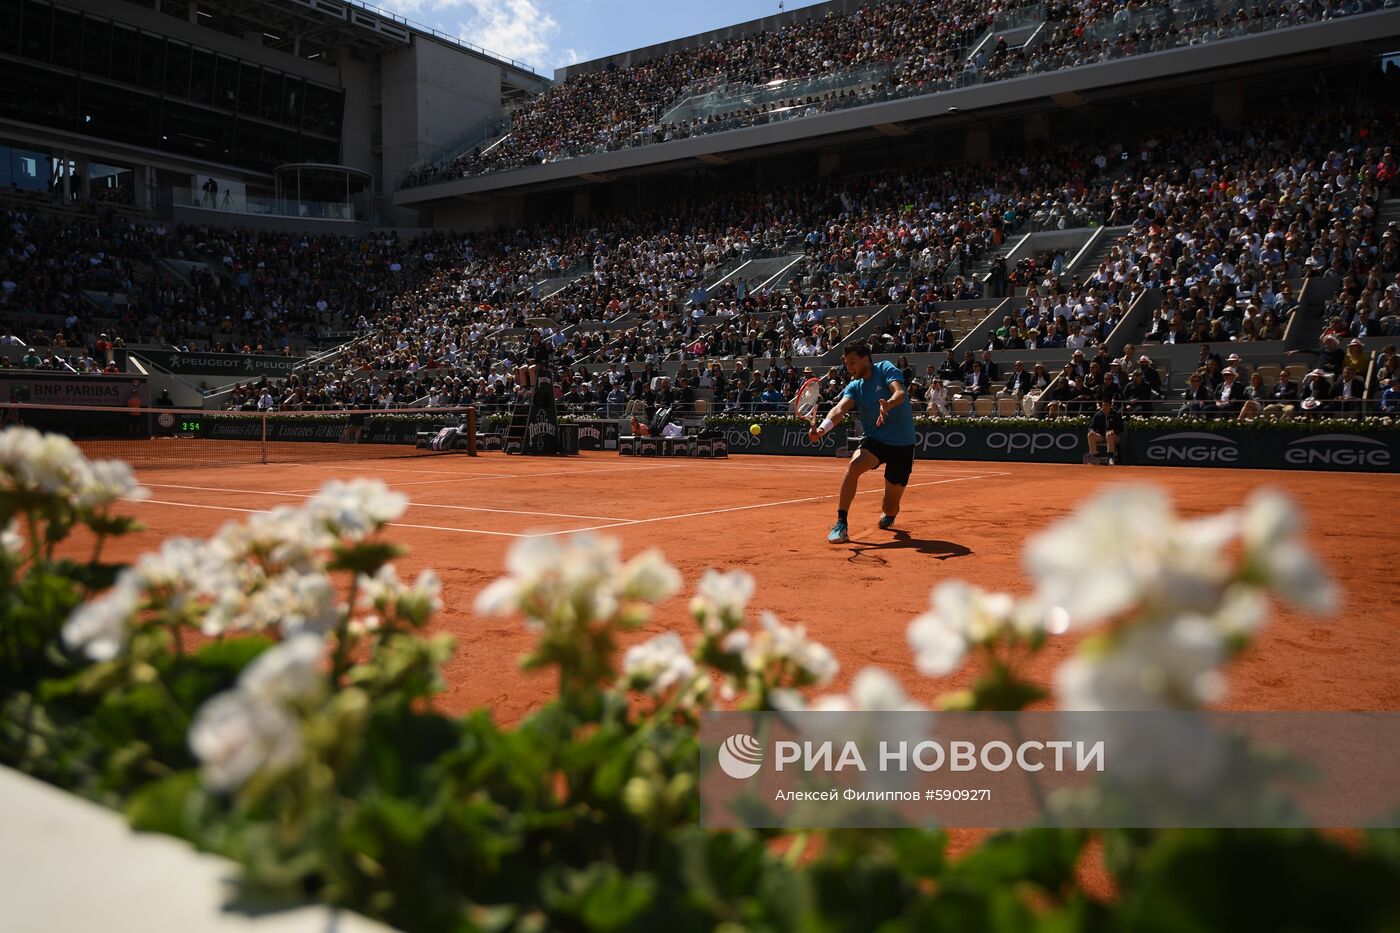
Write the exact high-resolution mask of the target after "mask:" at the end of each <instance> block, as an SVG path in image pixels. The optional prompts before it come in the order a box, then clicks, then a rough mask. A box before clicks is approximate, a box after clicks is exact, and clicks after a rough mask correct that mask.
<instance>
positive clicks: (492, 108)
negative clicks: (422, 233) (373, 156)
mask: <svg viewBox="0 0 1400 933" xmlns="http://www.w3.org/2000/svg"><path fill="white" fill-rule="evenodd" d="M501 80H502V67H501V66H500V65H498V64H496V63H494V62H491V61H488V60H486V59H483V58H478V57H476V56H472V55H464V54H462V53H461V52H460V51H458V50H456V49H453V48H451V47H449V46H447V45H444V44H443V43H441V42H436V41H433V40H432V39H425V38H423V37H422V36H415V37H414V41H413V45H411V46H409V47H408V48H404V49H398V50H395V51H393V52H389V53H387V54H385V55H383V56H381V57H380V83H379V89H378V90H379V92H380V93H379V98H378V99H379V101H380V102H381V104H382V106H381V111H382V116H381V127H380V128H381V132H382V136H383V141H384V146H383V158H382V166H383V167H382V172H383V183H382V184H383V190H385V191H390V190H392V189H393V187H394V186H395V185H396V184H397V183H398V180H399V179H400V178H401V177H403V173H404V172H405V171H406V170H407V169H408V167H409V166H411V165H412V164H413V163H415V162H417V161H418V160H419V159H422V158H424V157H425V156H428V155H431V154H434V153H436V152H438V151H440V150H441V149H442V148H443V147H444V146H447V145H449V144H450V143H452V142H454V141H455V140H457V139H458V138H460V137H461V135H462V133H463V132H464V131H466V130H467V129H469V128H470V127H472V126H475V125H478V124H480V123H482V122H484V121H488V120H492V119H497V118H499V117H500V116H501V115H502V109H501ZM366 109H367V110H368V108H366ZM385 204H386V209H384V210H383V211H382V212H381V217H380V220H381V221H382V222H383V223H386V224H388V223H395V224H412V223H416V222H417V221H418V219H419V217H418V215H417V214H416V213H412V212H408V211H402V210H395V209H394V208H393V207H392V205H390V203H389V201H388V199H386V201H385Z"/></svg>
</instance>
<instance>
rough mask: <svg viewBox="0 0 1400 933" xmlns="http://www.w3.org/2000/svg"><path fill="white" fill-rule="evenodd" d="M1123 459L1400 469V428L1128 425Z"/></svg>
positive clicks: (1373, 470) (1207, 464) (1210, 464)
mask: <svg viewBox="0 0 1400 933" xmlns="http://www.w3.org/2000/svg"><path fill="white" fill-rule="evenodd" d="M1123 462H1124V463H1127V464H1131V465H1135V466H1204V467H1246V468H1250V469H1263V470H1343V471H1358V472H1367V473H1394V472H1396V471H1397V470H1398V469H1400V431H1331V432H1324V431H1290V430H1288V429H1285V428H1278V429H1272V428H1269V429H1264V428H1252V429H1240V430H1232V429H1230V428H1216V427H1215V426H1214V425H1210V424H1203V425H1202V426H1201V428H1200V429H1194V428H1187V429H1184V430H1163V429H1161V428H1141V429H1134V428H1133V427H1132V426H1131V425H1129V427H1128V434H1127V443H1126V445H1125V447H1124V457H1123Z"/></svg>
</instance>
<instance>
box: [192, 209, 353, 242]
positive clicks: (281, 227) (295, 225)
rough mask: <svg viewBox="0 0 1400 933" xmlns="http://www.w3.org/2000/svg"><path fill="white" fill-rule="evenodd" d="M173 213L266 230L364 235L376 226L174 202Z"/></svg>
mask: <svg viewBox="0 0 1400 933" xmlns="http://www.w3.org/2000/svg"><path fill="white" fill-rule="evenodd" d="M170 211H171V214H172V217H173V219H174V220H176V221H178V222H179V223H187V224H213V225H215V226H220V227H243V228H246V229H248V230H268V231H274V232H278V233H315V234H334V235H338V236H363V235H364V234H366V233H368V232H369V231H371V230H374V229H377V228H375V227H373V226H371V225H370V224H367V223H363V224H362V223H356V222H355V221H353V220H317V219H315V218H311V217H278V216H276V215H273V214H243V213H238V212H235V211H216V210H211V209H209V208H204V207H189V206H186V205H184V204H173V205H171V208H170Z"/></svg>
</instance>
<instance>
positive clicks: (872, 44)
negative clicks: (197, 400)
mask: <svg viewBox="0 0 1400 933" xmlns="http://www.w3.org/2000/svg"><path fill="white" fill-rule="evenodd" d="M1380 2H1381V0H1265V2H1255V3H1233V2H1231V3H1225V2H1216V0H1194V2H1193V0H1186V2H1177V3H1171V2H1167V0H1151V2H1145V0H1078V2H1066V3H1055V2H1051V3H1047V4H1045V5H1044V7H1043V8H1042V7H1041V5H1040V4H1038V3H1034V2H1032V0H996V2H992V3H981V2H974V0H898V2H871V3H867V4H865V5H864V6H861V7H859V8H858V9H856V10H854V11H851V12H848V13H847V12H837V11H833V12H828V13H827V14H825V15H823V16H819V17H812V18H808V19H803V20H798V21H795V22H791V23H789V24H787V25H785V26H783V27H781V28H778V29H773V30H768V31H763V32H759V33H756V34H753V35H745V36H737V37H733V38H729V39H724V40H715V41H712V42H709V43H706V44H703V45H700V46H697V47H695V48H687V49H680V50H676V51H672V52H668V53H665V54H663V55H660V56H658V57H656V58H652V59H648V60H645V61H641V62H636V63H633V64H629V65H625V66H618V65H616V64H609V65H607V66H605V67H602V68H599V69H596V70H592V71H586V72H582V73H579V74H575V75H572V76H571V77H569V78H568V79H566V80H565V81H563V82H561V83H559V84H557V85H555V86H554V87H552V88H550V89H549V90H547V91H546V92H545V93H543V94H541V95H539V96H538V97H536V98H534V99H533V100H531V101H530V102H528V103H527V104H526V105H524V106H523V107H521V108H520V109H519V110H517V111H516V112H515V113H514V114H513V115H512V117H511V123H510V127H509V132H508V133H506V134H505V135H504V136H503V137H502V138H500V139H499V140H495V141H492V142H491V143H490V144H488V145H485V146H484V147H483V146H478V147H476V148H474V149H473V150H472V151H470V152H464V153H460V154H457V155H454V156H453V157H451V158H450V159H448V160H446V161H445V162H440V163H438V164H434V165H431V166H427V167H422V168H420V169H419V170H417V171H415V172H414V173H412V174H411V175H410V177H409V179H408V180H407V183H408V184H422V183H427V182H432V181H438V180H441V179H443V178H450V177H458V176H463V175H475V174H481V173H485V172H491V171H499V170H502V169H507V168H514V167H518V166H522V165H532V164H533V165H538V164H541V163H544V162H552V161H558V160H560V159H565V158H570V157H574V156H578V155H584V154H587V153H591V152H598V151H607V150H613V149H619V148H626V147H632V146H639V145H648V144H654V143H660V142H666V141H670V140H674V139H684V138H687V137H689V136H694V135H699V134H704V133H709V132H716V131H719V130H727V129H733V128H737V127H741V126H749V125H756V124H761V123H767V122H772V121H775V120H780V119H791V118H794V117H804V116H809V115H812V114H816V113H824V112H829V111H831V110H835V109H840V108H844V107H850V106H856V105H860V104H865V103H870V102H874V101H878V100H888V99H892V98H896V97H908V96H915V95H920V94H927V93H932V92H934V91H938V90H942V89H946V88H949V87H956V86H964V85H967V84H973V83H982V82H988V81H997V80H1002V79H1005V78H1011V77H1017V76H1020V75H1025V74H1031V73H1044V72H1048V71H1055V70H1059V69H1063V68H1072V67H1076V66H1079V65H1085V64H1092V63H1097V62H1104V61H1112V60H1115V59H1120V58H1126V57H1129V56H1132V55H1139V54H1143V53H1147V52H1154V51H1161V50H1164V49H1168V48H1174V47H1178V46H1183V45H1194V44H1200V43H1203V42H1212V41H1216V40H1220V39H1227V38H1233V37H1237V36H1244V35H1250V34H1253V33H1257V32H1262V31H1265V30H1270V29H1278V28H1285V27H1288V26H1295V25H1302V24H1305V23H1311V22H1318V21H1322V20H1327V19H1333V18H1337V17H1341V16H1346V15H1351V14H1355V13H1360V12H1364V11H1366V10H1370V9H1374V8H1375V7H1376V6H1378V5H1379V3H1380ZM1042 9H1043V14H1042V12H1041V11H1042ZM1018 15H1019V16H1023V17H1025V16H1028V17H1030V18H1029V19H1027V20H1025V22H1027V23H1032V24H1034V23H1036V22H1038V21H1039V18H1040V16H1041V15H1043V16H1044V20H1045V25H1044V28H1042V29H1040V30H1039V31H1036V32H1035V33H1034V35H1033V37H1028V36H1025V35H1023V37H1022V40H1021V41H1025V39H1026V38H1030V40H1031V41H1029V42H1028V43H1027V44H1023V45H1014V46H1013V45H1012V43H1010V42H1008V41H1007V38H1006V36H1005V35H1000V36H997V37H996V38H995V39H992V38H991V36H990V35H988V36H987V41H981V37H982V36H983V35H984V34H986V33H987V32H988V30H990V29H992V28H993V27H994V26H1001V25H1005V24H1012V25H1016V24H1018V22H1019V21H1017V20H1016V19H1015V18H1016V17H1017V16H1018ZM842 74H849V75H850V79H849V81H848V82H846V83H844V84H843V83H842V82H841V81H840V80H838V78H837V76H839V75H842ZM822 76H826V80H825V81H824V82H819V83H817V84H814V83H813V79H817V78H820V77H822Z"/></svg>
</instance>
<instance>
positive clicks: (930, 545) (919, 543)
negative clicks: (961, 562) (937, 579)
mask: <svg viewBox="0 0 1400 933" xmlns="http://www.w3.org/2000/svg"><path fill="white" fill-rule="evenodd" d="M851 545H852V547H851V556H850V557H849V558H847V560H852V561H854V560H857V559H860V558H870V559H873V560H877V561H879V562H880V563H882V564H884V563H888V561H886V560H885V558H884V557H882V556H881V555H880V554H879V553H878V552H879V551H898V550H906V551H907V550H912V551H917V552H918V553H920V554H925V555H927V556H929V557H932V558H934V559H936V560H949V559H951V558H954V557H966V556H967V555H969V554H971V553H972V548H969V547H965V546H963V545H961V544H954V543H953V542H952V541H932V540H930V539H928V538H915V537H913V536H912V535H910V534H909V532H907V531H896V532H895V533H894V538H893V539H891V540H889V541H879V542H868V541H852V542H851Z"/></svg>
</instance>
